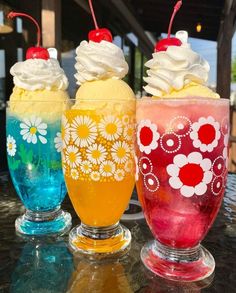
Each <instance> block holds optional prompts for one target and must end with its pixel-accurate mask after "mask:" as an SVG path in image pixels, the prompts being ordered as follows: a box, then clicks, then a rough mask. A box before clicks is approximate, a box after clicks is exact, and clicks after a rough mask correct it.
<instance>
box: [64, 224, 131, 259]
mask: <svg viewBox="0 0 236 293" xmlns="http://www.w3.org/2000/svg"><path fill="white" fill-rule="evenodd" d="M130 242H131V233H130V231H129V230H128V229H127V228H126V227H124V226H123V225H120V224H119V223H117V224H115V225H112V226H108V227H91V226H87V225H85V224H83V223H82V224H81V225H80V226H77V227H75V228H73V229H72V230H71V232H70V234H69V244H70V248H71V249H72V250H73V252H76V253H78V254H82V255H87V256H90V258H92V259H94V258H105V257H110V256H116V257H117V256H122V255H124V254H125V253H126V252H127V251H128V250H129V248H130Z"/></svg>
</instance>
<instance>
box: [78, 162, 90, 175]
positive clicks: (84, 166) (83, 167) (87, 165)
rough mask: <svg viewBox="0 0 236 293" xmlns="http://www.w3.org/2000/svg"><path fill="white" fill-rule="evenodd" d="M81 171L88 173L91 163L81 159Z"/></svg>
mask: <svg viewBox="0 0 236 293" xmlns="http://www.w3.org/2000/svg"><path fill="white" fill-rule="evenodd" d="M80 168H81V171H82V172H83V173H85V174H89V173H90V172H91V170H92V164H91V163H90V162H89V161H87V160H86V161H82V162H81V164H80Z"/></svg>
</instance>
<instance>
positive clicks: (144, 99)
mask: <svg viewBox="0 0 236 293" xmlns="http://www.w3.org/2000/svg"><path fill="white" fill-rule="evenodd" d="M136 100H137V102H150V103H155V102H156V103H157V102H188V101H191V102H196V101H199V102H201V101H221V102H222V103H223V102H226V101H228V102H230V99H225V98H210V97H200V96H191V97H189V98H187V97H186V98H181V97H180V98H178V97H170V98H168V97H166V98H153V97H148V96H143V97H142V98H139V99H136Z"/></svg>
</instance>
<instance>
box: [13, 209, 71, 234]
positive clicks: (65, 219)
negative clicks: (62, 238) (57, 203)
mask: <svg viewBox="0 0 236 293" xmlns="http://www.w3.org/2000/svg"><path fill="white" fill-rule="evenodd" d="M15 227H16V232H17V233H19V234H24V235H31V236H34V235H35V236H40V235H54V234H55V235H58V234H60V235H61V234H64V233H66V232H67V231H69V229H70V227H71V215H70V213H67V212H64V211H63V210H61V209H60V208H58V209H56V210H54V211H49V212H32V211H29V210H26V213H25V214H24V215H22V216H20V217H18V218H17V219H16V221H15Z"/></svg>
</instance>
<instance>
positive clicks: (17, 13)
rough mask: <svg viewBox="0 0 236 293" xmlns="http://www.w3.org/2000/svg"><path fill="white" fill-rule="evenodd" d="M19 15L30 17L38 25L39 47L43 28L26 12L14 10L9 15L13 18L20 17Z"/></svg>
mask: <svg viewBox="0 0 236 293" xmlns="http://www.w3.org/2000/svg"><path fill="white" fill-rule="evenodd" d="M18 16H22V17H26V18H29V19H30V20H31V21H32V22H33V23H34V24H35V25H36V27H37V45H36V46H37V47H39V46H40V42H41V30H40V27H39V24H38V23H37V21H36V20H35V19H34V18H33V17H32V16H30V15H28V14H26V13H21V12H14V11H11V12H10V13H9V14H8V15H7V17H8V18H11V19H13V18H14V17H18Z"/></svg>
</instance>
